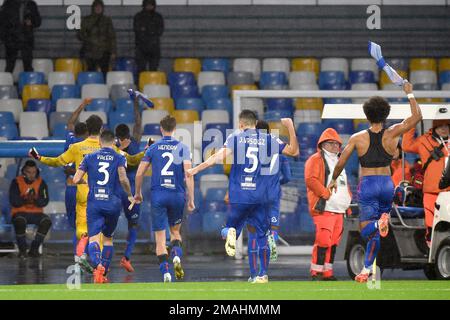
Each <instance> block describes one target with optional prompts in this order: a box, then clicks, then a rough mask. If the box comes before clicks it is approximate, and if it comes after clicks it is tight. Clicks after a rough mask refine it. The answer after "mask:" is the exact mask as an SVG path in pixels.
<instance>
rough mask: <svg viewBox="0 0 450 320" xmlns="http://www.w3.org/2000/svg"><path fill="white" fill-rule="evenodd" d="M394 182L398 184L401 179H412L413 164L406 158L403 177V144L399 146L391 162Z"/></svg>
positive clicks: (395, 184)
mask: <svg viewBox="0 0 450 320" xmlns="http://www.w3.org/2000/svg"><path fill="white" fill-rule="evenodd" d="M391 172H392V182H393V183H394V186H398V185H399V184H400V182H401V181H403V180H404V181H411V165H410V164H409V162H408V161H406V160H405V176H404V178H403V153H402V146H401V145H400V144H399V145H398V146H397V151H396V152H395V154H394V158H393V159H392V162H391Z"/></svg>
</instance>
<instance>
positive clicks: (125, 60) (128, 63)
mask: <svg viewBox="0 0 450 320" xmlns="http://www.w3.org/2000/svg"><path fill="white" fill-rule="evenodd" d="M113 71H129V72H131V73H132V74H133V77H134V78H136V77H137V66H136V61H135V60H134V58H130V57H119V58H116V61H115V63H114V67H113Z"/></svg>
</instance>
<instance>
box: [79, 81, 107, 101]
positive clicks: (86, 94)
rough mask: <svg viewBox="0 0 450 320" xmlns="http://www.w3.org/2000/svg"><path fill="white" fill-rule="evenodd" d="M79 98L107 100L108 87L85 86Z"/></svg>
mask: <svg viewBox="0 0 450 320" xmlns="http://www.w3.org/2000/svg"><path fill="white" fill-rule="evenodd" d="M81 98H82V99H86V98H105V99H108V98H109V91H108V86H107V85H106V84H98V83H95V84H85V85H84V86H83V87H82V88H81Z"/></svg>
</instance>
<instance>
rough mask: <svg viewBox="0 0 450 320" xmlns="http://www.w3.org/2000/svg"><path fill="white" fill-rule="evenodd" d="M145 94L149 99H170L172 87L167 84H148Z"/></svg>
mask: <svg viewBox="0 0 450 320" xmlns="http://www.w3.org/2000/svg"><path fill="white" fill-rule="evenodd" d="M143 93H144V94H145V95H147V96H148V97H149V98H170V87H169V86H168V85H167V84H147V85H145V86H144V92H143Z"/></svg>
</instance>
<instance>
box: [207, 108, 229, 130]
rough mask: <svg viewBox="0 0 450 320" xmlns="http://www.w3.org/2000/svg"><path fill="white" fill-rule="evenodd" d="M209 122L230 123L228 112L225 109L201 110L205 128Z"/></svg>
mask: <svg viewBox="0 0 450 320" xmlns="http://www.w3.org/2000/svg"><path fill="white" fill-rule="evenodd" d="M210 123H226V124H229V123H230V114H229V113H228V111H226V110H205V111H203V112H202V125H203V128H205V127H206V126H207V125H208V124H210Z"/></svg>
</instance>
